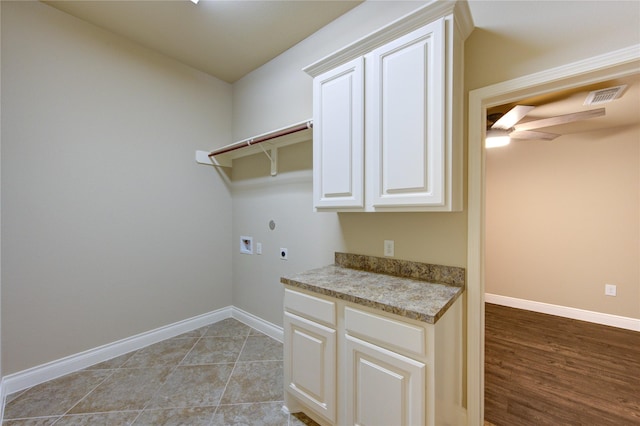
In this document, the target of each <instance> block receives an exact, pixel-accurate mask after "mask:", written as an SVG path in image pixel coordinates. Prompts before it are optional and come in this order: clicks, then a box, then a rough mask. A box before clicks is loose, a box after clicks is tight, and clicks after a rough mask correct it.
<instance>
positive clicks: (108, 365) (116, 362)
mask: <svg viewBox="0 0 640 426" xmlns="http://www.w3.org/2000/svg"><path fill="white" fill-rule="evenodd" d="M135 353H136V352H135V351H133V352H130V353H128V354H124V355H120V356H117V357H115V358H111V359H110V360H107V361H104V362H101V363H99V364H95V365H92V366H91V367H87V368H85V370H112V369H115V368H120V367H122V366H123V365H124V363H125V362H127V361H128V360H129V358H131V357H132V356H133V355H135Z"/></svg>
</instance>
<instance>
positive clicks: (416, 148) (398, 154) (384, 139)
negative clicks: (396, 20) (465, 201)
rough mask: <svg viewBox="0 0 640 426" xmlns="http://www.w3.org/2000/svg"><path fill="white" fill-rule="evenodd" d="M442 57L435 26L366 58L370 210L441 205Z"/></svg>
mask: <svg viewBox="0 0 640 426" xmlns="http://www.w3.org/2000/svg"><path fill="white" fill-rule="evenodd" d="M444 55H445V49H444V21H443V20H439V21H436V22H434V23H432V24H429V25H427V26H425V27H423V28H420V29H418V30H416V31H414V32H412V33H410V34H408V35H406V36H404V37H401V38H399V39H398V40H395V41H393V42H391V43H389V44H387V45H384V46H382V47H380V48H378V49H376V50H374V51H372V52H371V53H369V54H368V55H367V56H366V66H367V82H366V84H367V95H368V98H367V116H366V120H367V143H368V144H369V145H368V148H369V147H371V149H370V150H368V153H369V155H368V156H367V164H368V165H369V166H370V168H369V169H368V175H369V177H370V178H371V183H372V185H371V196H372V203H373V205H374V207H380V206H382V207H384V206H403V205H404V206H440V205H443V204H444V203H445V199H444V194H445V186H444V185H445V182H444V167H445V157H444V156H445V134H444V129H445V127H444V126H445V123H444V116H445V115H444V109H445V100H444V89H445V74H444V67H445V56H444Z"/></svg>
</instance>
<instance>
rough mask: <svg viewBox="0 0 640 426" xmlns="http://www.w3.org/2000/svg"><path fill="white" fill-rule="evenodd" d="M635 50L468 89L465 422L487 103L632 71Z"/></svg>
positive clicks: (479, 305) (481, 288)
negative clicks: (471, 89)
mask: <svg viewBox="0 0 640 426" xmlns="http://www.w3.org/2000/svg"><path fill="white" fill-rule="evenodd" d="M638 69H640V54H639V52H638V51H637V49H633V48H629V49H622V50H619V51H615V52H611V53H609V54H606V55H601V56H598V57H595V58H591V59H589V60H585V61H580V62H577V63H573V64H569V65H566V66H562V67H558V68H554V69H551V70H547V71H544V72H540V73H536V74H533V75H529V76H525V77H521V78H517V79H514V80H509V81H506V82H503V83H498V84H495V85H492V86H487V87H484V88H481V89H477V90H474V91H471V92H470V93H469V138H468V142H469V144H468V153H469V165H468V208H469V211H468V212H469V215H468V218H469V219H468V250H467V274H468V275H467V277H468V278H467V300H468V309H467V314H468V315H467V394H468V404H467V414H468V424H469V425H482V422H483V417H484V302H485V252H484V247H485V190H486V187H485V150H484V144H483V141H484V136H485V123H486V116H487V109H489V108H492V107H495V106H499V105H503V104H507V103H510V102H516V101H518V100H519V99H524V98H528V97H532V96H538V95H543V94H547V93H552V92H555V91H559V90H567V89H571V88H575V87H580V86H584V85H588V84H592V83H596V82H600V81H604V80H610V79H615V78H621V77H624V76H629V75H631V74H634V73H637V72H638Z"/></svg>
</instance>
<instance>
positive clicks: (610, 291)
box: [604, 284, 617, 296]
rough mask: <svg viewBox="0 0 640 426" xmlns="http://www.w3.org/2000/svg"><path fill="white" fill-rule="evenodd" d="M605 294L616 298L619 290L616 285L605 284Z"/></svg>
mask: <svg viewBox="0 0 640 426" xmlns="http://www.w3.org/2000/svg"><path fill="white" fill-rule="evenodd" d="M604 294H605V295H606V296H615V295H616V294H617V288H616V285H615V284H605V285H604Z"/></svg>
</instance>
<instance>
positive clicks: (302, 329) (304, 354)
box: [284, 312, 336, 424]
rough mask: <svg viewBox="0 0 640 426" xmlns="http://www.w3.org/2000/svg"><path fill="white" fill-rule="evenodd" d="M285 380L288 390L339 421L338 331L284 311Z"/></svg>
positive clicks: (307, 403) (329, 417) (310, 405)
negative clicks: (337, 385) (337, 397)
mask: <svg viewBox="0 0 640 426" xmlns="http://www.w3.org/2000/svg"><path fill="white" fill-rule="evenodd" d="M284 333H285V336H284V366H285V370H284V380H285V388H286V390H287V392H289V393H291V394H292V395H294V396H295V397H296V398H297V399H298V400H300V401H301V402H303V403H304V404H305V405H307V406H308V407H310V408H311V409H313V410H314V411H315V412H317V413H318V414H320V415H322V416H323V417H324V418H326V419H327V420H328V421H329V422H330V423H332V424H335V422H336V331H335V330H334V329H331V328H329V327H325V326H323V325H321V324H318V323H316V322H314V321H310V320H307V319H305V318H302V317H299V316H297V315H294V314H292V313H290V312H285V314H284Z"/></svg>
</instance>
